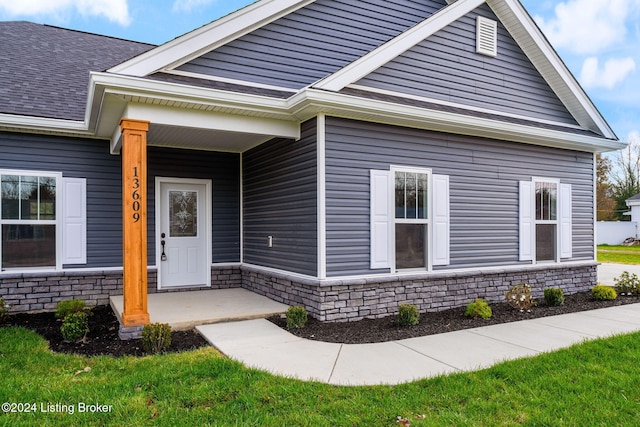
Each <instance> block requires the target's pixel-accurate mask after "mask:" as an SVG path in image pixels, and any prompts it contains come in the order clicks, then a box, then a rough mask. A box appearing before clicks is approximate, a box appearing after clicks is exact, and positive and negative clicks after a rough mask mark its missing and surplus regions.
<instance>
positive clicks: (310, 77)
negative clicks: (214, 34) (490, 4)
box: [178, 0, 446, 89]
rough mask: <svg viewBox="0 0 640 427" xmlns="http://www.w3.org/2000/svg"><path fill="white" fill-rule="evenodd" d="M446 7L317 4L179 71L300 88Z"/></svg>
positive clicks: (367, 1)
mask: <svg viewBox="0 0 640 427" xmlns="http://www.w3.org/2000/svg"><path fill="white" fill-rule="evenodd" d="M445 5H446V2H445V0H358V1H354V0H317V1H315V2H313V3H311V4H309V5H307V6H305V7H303V8H301V9H299V10H297V11H295V12H292V13H290V14H289V15H287V16H286V17H283V18H281V19H279V20H276V21H274V22H272V23H270V24H267V25H265V26H264V27H262V28H260V29H258V30H256V31H254V32H252V33H250V34H247V35H245V36H243V37H240V38H239V39H237V40H234V41H232V42H230V43H228V44H226V45H224V46H222V47H220V48H218V49H216V50H215V51H213V52H210V53H207V54H205V55H203V56H201V57H200V58H197V59H195V60H193V61H191V62H189V63H187V64H184V65H182V66H181V67H179V68H178V69H179V70H184V71H191V72H195V73H202V74H208V75H212V76H218V77H226V78H233V79H239V80H245V81H250V82H256V83H262V84H270V85H277V86H281V87H287V88H293V89H300V88H302V87H304V86H307V85H309V84H311V83H313V82H315V81H317V80H319V79H321V78H323V77H325V76H327V75H329V74H332V73H334V72H335V71H337V70H339V69H340V68H342V67H344V66H345V65H347V64H349V63H350V62H352V61H355V60H356V59H358V58H359V57H360V56H362V55H364V54H366V53H368V52H370V51H372V50H373V49H375V48H376V47H378V46H380V45H381V44H383V43H385V42H386V41H388V40H390V39H392V38H393V37H395V36H397V35H399V34H400V33H402V32H403V31H405V30H406V29H408V28H409V27H411V26H413V25H415V24H416V23H418V22H420V21H422V20H424V19H425V18H427V17H429V16H431V15H432V14H433V13H434V12H435V11H437V10H439V9H441V8H443V7H444V6H445Z"/></svg>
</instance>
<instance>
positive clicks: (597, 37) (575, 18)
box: [536, 0, 640, 54]
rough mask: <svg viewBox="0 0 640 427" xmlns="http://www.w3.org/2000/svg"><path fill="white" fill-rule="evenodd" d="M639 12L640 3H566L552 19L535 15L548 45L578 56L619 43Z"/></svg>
mask: <svg viewBox="0 0 640 427" xmlns="http://www.w3.org/2000/svg"><path fill="white" fill-rule="evenodd" d="M638 10H640V0H568V1H566V2H562V3H560V4H558V5H557V6H556V8H555V16H554V17H553V18H550V19H544V18H542V17H540V16H536V21H537V22H538V24H539V25H540V28H542V31H543V32H544V33H545V34H546V35H547V37H549V39H550V40H551V44H553V45H554V46H557V47H561V48H565V49H567V50H569V51H571V52H574V53H577V54H595V53H599V52H602V51H603V50H605V49H607V48H609V47H611V46H614V45H616V44H618V43H621V42H623V41H624V40H625V37H626V35H627V26H626V23H627V21H629V20H631V19H632V18H633V16H634V14H635V13H636V12H637V11H638Z"/></svg>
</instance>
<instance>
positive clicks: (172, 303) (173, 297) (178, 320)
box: [110, 288, 289, 331]
mask: <svg viewBox="0 0 640 427" xmlns="http://www.w3.org/2000/svg"><path fill="white" fill-rule="evenodd" d="M110 301H111V307H112V308H113V311H114V312H115V314H116V316H117V317H118V320H120V321H121V320H122V312H123V311H124V301H123V296H122V295H118V296H113V297H111V298H110ZM147 308H148V311H149V317H150V320H151V322H152V323H167V324H169V325H170V326H171V328H172V329H173V330H178V331H179V330H188V329H192V328H194V327H196V326H199V325H208V324H212V323H221V322H231V321H237V320H251V319H260V318H266V317H269V316H273V315H276V314H282V313H285V312H286V311H287V309H288V308H289V306H287V305H285V304H281V303H279V302H276V301H273V300H270V299H269V298H267V297H264V296H262V295H258V294H256V293H253V292H251V291H248V290H246V289H242V288H233V289H212V290H206V291H193V292H188V291H187V292H166V293H157V294H149V296H148V300H147Z"/></svg>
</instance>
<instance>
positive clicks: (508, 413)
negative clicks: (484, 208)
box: [0, 327, 640, 427]
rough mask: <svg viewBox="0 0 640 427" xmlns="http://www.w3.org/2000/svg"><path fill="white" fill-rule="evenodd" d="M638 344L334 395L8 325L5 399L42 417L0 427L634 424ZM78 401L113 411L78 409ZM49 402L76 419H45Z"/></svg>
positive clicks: (631, 340) (0, 359)
mask: <svg viewBox="0 0 640 427" xmlns="http://www.w3.org/2000/svg"><path fill="white" fill-rule="evenodd" d="M639 341H640V333H637V334H632V335H626V336H619V337H615V338H611V339H607V340H599V341H594V342H589V343H586V344H582V345H578V346H575V347H573V348H571V349H567V350H563V351H559V352H556V353H551V354H545V355H542V356H539V357H536V358H531V359H524V360H520V361H514V362H506V363H503V364H500V365H498V366H496V367H494V368H492V369H488V370H484V371H480V372H475V373H466V374H457V375H451V376H448V377H441V378H435V379H431V380H424V381H418V382H415V383H412V384H406V385H401V386H395V387H387V386H377V387H334V386H328V385H324V384H315V383H304V382H300V381H296V380H291V379H285V378H279V377H275V376H272V375H269V374H266V373H262V372H258V371H254V370H249V369H246V368H244V367H243V366H242V365H241V364H239V363H236V362H233V361H230V360H228V359H225V358H223V357H221V356H220V355H219V354H218V353H216V351H215V350H213V349H211V348H205V349H200V350H197V351H192V352H188V353H182V354H171V355H162V356H150V357H144V358H132V357H125V358H118V359H115V358H111V357H95V358H84V357H80V356H71V355H61V354H54V353H52V352H51V351H49V349H48V347H47V343H46V342H45V341H44V340H43V339H42V338H41V337H40V336H38V335H37V334H35V333H33V332H31V331H27V330H25V329H22V328H14V327H11V328H0V372H2V376H1V377H0V402H14V403H35V404H36V405H37V411H38V412H36V413H6V414H2V413H0V425H3V426H4V425H8V426H34V425H38V426H48V425H51V426H52V425H65V426H67V425H74V426H82V425H95V426H102V425H113V426H125V425H129V426H145V425H160V426H181V427H182V426H278V427H280V426H314V427H315V426H332V427H333V426H367V427H370V426H373V427H377V426H397V425H398V423H397V422H396V420H397V417H398V416H402V417H407V418H409V419H410V420H411V425H412V426H494V425H495V426H510V425H528V426H546V425H549V426H550V425H553V426H562V425H566V426H576V425H581V426H587V425H588V426H596V425H601V426H605V425H607V426H609V425H620V426H623V425H629V426H635V425H640V375H639V374H638V360H640V346H639V345H638V342H639ZM460 344H461V351H473V348H464V343H463V342H461V343H460ZM86 367H89V368H90V370H88V371H85V370H84V369H85V368H86ZM77 372H80V373H77ZM80 402H83V403H87V404H95V403H99V404H102V405H111V406H112V412H111V413H107V414H89V413H78V407H79V404H80ZM43 403H44V404H45V405H47V404H51V405H55V404H56V403H59V404H66V405H74V409H75V411H76V412H75V413H74V414H68V413H51V412H49V413H42V412H40V405H41V404H43ZM422 415H425V417H424V418H421V416H422Z"/></svg>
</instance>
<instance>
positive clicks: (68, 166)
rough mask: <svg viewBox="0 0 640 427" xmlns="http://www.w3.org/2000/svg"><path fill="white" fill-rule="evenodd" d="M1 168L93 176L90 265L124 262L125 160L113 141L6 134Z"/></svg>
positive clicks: (0, 143) (1, 136)
mask: <svg viewBox="0 0 640 427" xmlns="http://www.w3.org/2000/svg"><path fill="white" fill-rule="evenodd" d="M0 153H2V154H1V155H0V168H2V169H21V170H34V171H47V172H62V174H63V176H65V177H72V178H86V179H87V264H86V265H83V266H82V267H115V266H122V196H121V194H122V188H121V187H122V180H121V176H122V175H121V165H120V163H121V158H120V157H119V156H112V155H110V154H109V142H107V141H100V140H93V139H80V138H63V137H56V136H45V135H31V134H17V133H6V132H2V133H0Z"/></svg>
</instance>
